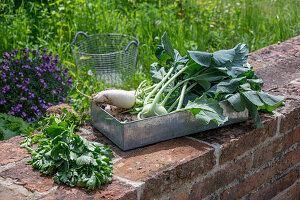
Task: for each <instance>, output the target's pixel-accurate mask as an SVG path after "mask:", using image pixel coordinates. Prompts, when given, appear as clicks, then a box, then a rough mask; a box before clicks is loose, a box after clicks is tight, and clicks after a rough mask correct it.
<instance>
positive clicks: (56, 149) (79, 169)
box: [21, 113, 113, 190]
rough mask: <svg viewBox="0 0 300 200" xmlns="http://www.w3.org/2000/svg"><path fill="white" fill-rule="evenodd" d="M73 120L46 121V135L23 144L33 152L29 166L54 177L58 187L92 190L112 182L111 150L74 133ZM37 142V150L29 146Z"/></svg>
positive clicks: (51, 117) (62, 117) (53, 118)
mask: <svg viewBox="0 0 300 200" xmlns="http://www.w3.org/2000/svg"><path fill="white" fill-rule="evenodd" d="M73 118H74V116H72V114H71V113H68V114H67V113H65V115H62V116H55V115H51V116H50V117H49V118H46V119H45V120H44V124H46V127H45V128H44V129H43V133H42V134H34V135H30V136H28V137H27V138H26V139H25V140H24V141H23V143H22V145H21V147H27V149H29V150H30V151H31V159H32V160H30V161H29V162H28V163H29V164H31V165H32V166H33V167H34V168H37V169H39V170H40V171H41V172H42V173H44V174H47V175H54V180H55V182H57V183H58V184H61V183H64V184H66V185H68V186H71V187H74V186H78V187H84V188H87V189H89V190H92V189H95V188H99V187H100V185H102V184H105V183H110V182H111V181H112V163H111V158H112V157H113V154H112V151H111V150H110V149H109V148H108V147H107V146H104V145H102V144H100V143H97V142H90V141H87V140H86V139H84V138H82V137H81V136H79V135H76V134H74V129H75V128H76V126H75V125H74V124H73V123H71V121H70V120H71V119H73ZM34 142H38V148H37V149H36V150H33V149H31V148H30V147H29V146H30V145H32V144H33V143H34Z"/></svg>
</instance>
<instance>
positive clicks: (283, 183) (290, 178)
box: [249, 170, 299, 200]
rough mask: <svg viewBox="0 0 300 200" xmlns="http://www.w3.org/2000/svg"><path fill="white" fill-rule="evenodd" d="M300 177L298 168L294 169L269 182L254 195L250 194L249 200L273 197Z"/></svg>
mask: <svg viewBox="0 0 300 200" xmlns="http://www.w3.org/2000/svg"><path fill="white" fill-rule="evenodd" d="M297 178H299V172H298V170H293V171H291V172H290V173H288V174H286V175H285V176H283V177H281V178H280V179H278V180H276V181H275V182H273V183H270V184H267V185H266V186H265V187H263V188H261V189H260V190H258V191H257V192H256V193H254V194H253V195H250V196H249V200H257V199H271V198H272V197H274V196H276V195H277V194H278V193H280V192H281V191H283V190H285V189H286V188H288V187H289V186H291V185H293V183H294V182H295V181H296V180H297Z"/></svg>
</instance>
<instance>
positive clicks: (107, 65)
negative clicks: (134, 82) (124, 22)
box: [71, 31, 139, 84]
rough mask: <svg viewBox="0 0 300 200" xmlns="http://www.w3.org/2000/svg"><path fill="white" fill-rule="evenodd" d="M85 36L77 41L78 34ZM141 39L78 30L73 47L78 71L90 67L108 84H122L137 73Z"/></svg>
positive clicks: (89, 68) (86, 70)
mask: <svg viewBox="0 0 300 200" xmlns="http://www.w3.org/2000/svg"><path fill="white" fill-rule="evenodd" d="M80 34H81V35H83V36H85V38H84V39H82V40H78V41H77V37H78V36H79V35H80ZM138 46H139V41H138V40H137V39H136V38H134V37H132V36H128V35H121V34H111V33H108V34H95V35H87V34H86V33H84V32H81V31H80V32H77V33H76V35H75V38H74V41H73V42H72V43H71V48H72V51H73V54H74V58H75V62H76V65H77V67H78V68H79V70H83V71H85V72H88V71H89V70H91V71H92V72H93V73H94V74H96V75H97V76H98V77H99V78H100V79H102V80H104V81H105V82H106V83H109V84H121V83H122V82H123V81H124V80H126V79H128V78H131V77H132V76H133V75H134V71H135V65H136V58H137V53H138Z"/></svg>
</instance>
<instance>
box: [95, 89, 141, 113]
mask: <svg viewBox="0 0 300 200" xmlns="http://www.w3.org/2000/svg"><path fill="white" fill-rule="evenodd" d="M91 101H93V102H95V103H99V104H109V105H114V106H117V107H119V108H128V109H129V108H132V107H133V106H134V104H135V91H125V90H104V91H101V92H99V93H97V94H94V95H92V96H91Z"/></svg>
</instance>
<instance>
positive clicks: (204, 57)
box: [188, 51, 212, 67]
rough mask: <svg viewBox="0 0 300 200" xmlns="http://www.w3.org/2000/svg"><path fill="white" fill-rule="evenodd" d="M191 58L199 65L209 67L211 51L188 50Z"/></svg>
mask: <svg viewBox="0 0 300 200" xmlns="http://www.w3.org/2000/svg"><path fill="white" fill-rule="evenodd" d="M188 53H189V55H190V57H191V59H192V60H194V61H195V62H196V63H198V64H199V65H201V66H204V67H209V66H210V63H211V58H212V53H207V52H201V51H188Z"/></svg>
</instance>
